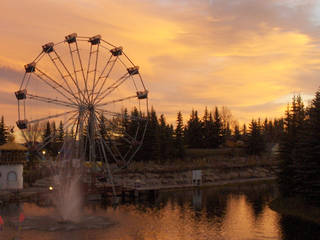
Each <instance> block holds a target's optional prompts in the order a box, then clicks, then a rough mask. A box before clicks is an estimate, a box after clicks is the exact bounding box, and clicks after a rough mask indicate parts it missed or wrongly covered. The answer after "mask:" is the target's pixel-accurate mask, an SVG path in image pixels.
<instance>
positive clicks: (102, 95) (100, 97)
mask: <svg viewBox="0 0 320 240" xmlns="http://www.w3.org/2000/svg"><path fill="white" fill-rule="evenodd" d="M129 77H130V75H129V74H128V73H125V74H124V75H123V76H122V77H120V78H119V79H118V80H116V81H115V82H113V83H112V84H111V85H110V86H109V87H107V88H106V89H105V90H103V91H102V92H100V93H99V95H97V97H96V99H97V101H96V103H97V104H98V103H100V102H101V101H102V100H103V99H104V98H105V97H107V96H108V95H110V94H111V93H112V92H113V91H114V90H116V89H117V88H118V87H119V86H120V85H121V84H122V83H124V82H125V81H126V80H127V79H128V78H129Z"/></svg>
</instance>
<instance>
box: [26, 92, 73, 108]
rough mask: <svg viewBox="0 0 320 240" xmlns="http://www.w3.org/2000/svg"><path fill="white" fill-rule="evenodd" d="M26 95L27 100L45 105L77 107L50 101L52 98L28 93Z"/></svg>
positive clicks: (56, 100)
mask: <svg viewBox="0 0 320 240" xmlns="http://www.w3.org/2000/svg"><path fill="white" fill-rule="evenodd" d="M26 95H27V97H28V98H29V99H33V100H36V101H40V102H45V103H52V104H55V105H61V106H65V107H71V108H78V105H76V104H73V103H69V102H65V101H62V100H58V99H52V98H48V97H42V96H38V95H34V94H30V93H27V94H26Z"/></svg>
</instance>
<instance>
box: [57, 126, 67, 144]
mask: <svg viewBox="0 0 320 240" xmlns="http://www.w3.org/2000/svg"><path fill="white" fill-rule="evenodd" d="M64 136H65V134H64V128H63V123H62V121H60V123H59V129H58V135H57V142H59V143H62V142H63V141H64Z"/></svg>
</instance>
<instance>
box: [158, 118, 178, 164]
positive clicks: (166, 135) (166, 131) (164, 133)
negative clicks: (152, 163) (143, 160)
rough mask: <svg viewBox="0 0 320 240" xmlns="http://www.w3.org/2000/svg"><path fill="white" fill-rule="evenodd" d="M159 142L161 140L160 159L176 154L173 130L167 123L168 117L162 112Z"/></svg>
mask: <svg viewBox="0 0 320 240" xmlns="http://www.w3.org/2000/svg"><path fill="white" fill-rule="evenodd" d="M159 124H160V125H159V142H160V160H162V161H164V160H166V159H168V158H171V157H173V156H174V154H175V153H174V148H173V132H171V128H170V126H169V125H167V123H166V119H165V117H164V115H163V114H161V116H160V119H159Z"/></svg>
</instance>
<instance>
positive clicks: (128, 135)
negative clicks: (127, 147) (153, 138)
mask: <svg viewBox="0 0 320 240" xmlns="http://www.w3.org/2000/svg"><path fill="white" fill-rule="evenodd" d="M119 119H120V118H119ZM105 120H106V121H107V122H108V123H109V124H110V127H109V129H110V130H117V131H118V132H119V133H120V134H122V135H124V136H126V137H127V139H129V140H128V141H129V142H130V143H132V142H133V141H135V140H136V139H135V137H132V136H131V135H130V134H128V133H127V132H126V131H124V130H123V129H122V128H121V127H119V126H117V125H116V124H115V123H114V122H113V121H112V120H110V119H108V118H105Z"/></svg>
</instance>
